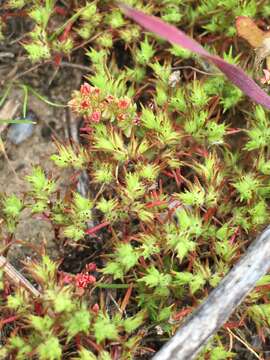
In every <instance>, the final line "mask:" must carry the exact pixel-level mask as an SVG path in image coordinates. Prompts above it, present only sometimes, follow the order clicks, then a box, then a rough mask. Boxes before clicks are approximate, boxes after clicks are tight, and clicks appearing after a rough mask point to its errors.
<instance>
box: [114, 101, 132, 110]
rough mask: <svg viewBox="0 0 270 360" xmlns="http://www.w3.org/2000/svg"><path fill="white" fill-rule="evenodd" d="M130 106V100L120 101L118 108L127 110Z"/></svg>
mask: <svg viewBox="0 0 270 360" xmlns="http://www.w3.org/2000/svg"><path fill="white" fill-rule="evenodd" d="M129 105H130V100H129V99H120V100H119V101H118V103H117V106H118V108H119V109H121V110H125V109H127V108H128V107H129Z"/></svg>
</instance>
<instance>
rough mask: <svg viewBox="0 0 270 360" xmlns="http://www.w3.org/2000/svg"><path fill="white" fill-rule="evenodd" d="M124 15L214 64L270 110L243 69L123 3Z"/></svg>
mask: <svg viewBox="0 0 270 360" xmlns="http://www.w3.org/2000/svg"><path fill="white" fill-rule="evenodd" d="M119 6H120V8H121V9H122V10H123V11H124V13H125V14H126V15H127V16H128V17H130V18H131V19H133V20H134V21H136V22H137V23H138V24H140V25H141V26H142V27H144V28H145V29H147V30H149V31H151V32H153V33H155V34H157V35H159V36H161V37H162V38H164V39H166V40H168V41H169V42H171V43H174V44H177V45H180V46H182V47H183V48H185V49H187V50H190V51H192V52H194V53H196V54H198V55H201V56H202V57H205V58H206V59H207V60H210V61H211V62H213V63H214V64H215V65H216V66H217V67H218V68H219V69H220V70H221V71H222V72H223V73H224V74H225V75H226V76H227V77H228V79H230V80H231V81H232V82H233V83H234V84H235V85H236V86H237V87H239V89H241V90H242V91H243V92H244V93H245V94H246V95H248V96H249V97H250V98H251V99H252V100H254V101H255V102H257V103H258V104H261V105H263V106H265V107H266V108H267V109H270V96H269V95H267V94H266V93H265V92H264V91H263V90H262V89H261V88H260V87H259V86H258V85H257V84H256V83H255V81H254V80H252V79H251V78H250V77H249V76H248V75H247V74H246V73H245V72H244V71H243V70H242V69H240V68H239V67H237V66H235V65H232V64H229V63H228V62H226V61H225V60H223V59H222V58H220V57H219V56H216V55H211V54H210V53H209V52H208V51H206V50H205V49H204V48H203V47H202V46H201V45H200V44H199V43H197V41H195V40H193V39H192V38H190V37H189V36H187V35H186V34H185V33H184V32H183V31H181V30H178V29H177V28H176V27H174V26H172V25H169V24H167V23H165V22H164V21H162V20H161V19H159V18H157V17H155V16H150V15H146V14H145V13H143V12H142V11H139V10H136V9H133V8H131V7H129V6H127V5H125V4H123V3H119Z"/></svg>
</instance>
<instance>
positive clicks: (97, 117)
mask: <svg viewBox="0 0 270 360" xmlns="http://www.w3.org/2000/svg"><path fill="white" fill-rule="evenodd" d="M100 118H101V112H100V111H99V110H95V111H94V112H93V113H92V115H91V116H90V120H91V121H93V122H99V121H100Z"/></svg>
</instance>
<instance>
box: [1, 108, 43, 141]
mask: <svg viewBox="0 0 270 360" xmlns="http://www.w3.org/2000/svg"><path fill="white" fill-rule="evenodd" d="M25 119H26V120H32V121H34V122H37V116H36V114H35V113H34V112H33V111H29V112H28V113H27V114H26V117H25ZM16 120H17V119H16ZM22 120H23V119H22ZM34 126H35V124H31V123H30V124H24V123H22V124H12V125H10V127H9V128H8V133H7V139H8V140H9V141H11V142H12V143H13V144H15V145H20V144H21V143H22V142H24V141H25V140H27V139H28V138H30V137H31V136H32V134H33V132H34Z"/></svg>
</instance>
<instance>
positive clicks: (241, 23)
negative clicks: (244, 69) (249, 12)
mask: <svg viewBox="0 0 270 360" xmlns="http://www.w3.org/2000/svg"><path fill="white" fill-rule="evenodd" d="M236 30H237V35H238V36H239V37H241V38H243V39H245V40H246V41H247V42H248V43H249V45H250V46H251V47H252V48H253V49H254V50H255V53H256V59H255V66H256V68H258V66H259V64H260V63H261V62H262V61H263V60H264V59H266V66H267V69H268V70H270V56H269V55H270V31H263V30H261V29H260V28H259V27H258V26H257V25H256V24H255V22H254V21H253V20H252V19H251V18H249V17H247V16H239V17H238V18H237V19H236Z"/></svg>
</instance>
